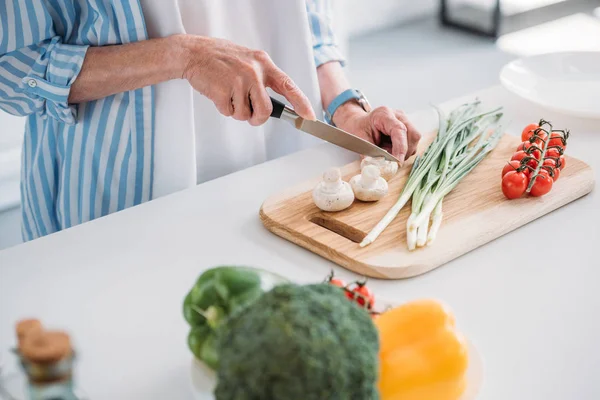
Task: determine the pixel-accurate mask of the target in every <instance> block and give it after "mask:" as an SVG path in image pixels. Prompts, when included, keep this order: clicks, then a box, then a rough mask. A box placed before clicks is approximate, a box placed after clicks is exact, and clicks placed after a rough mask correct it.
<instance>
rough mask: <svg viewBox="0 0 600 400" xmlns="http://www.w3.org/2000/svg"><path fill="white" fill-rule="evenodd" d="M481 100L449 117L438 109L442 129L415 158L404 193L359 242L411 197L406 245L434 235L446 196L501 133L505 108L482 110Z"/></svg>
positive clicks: (367, 241)
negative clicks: (480, 106) (500, 123)
mask: <svg viewBox="0 0 600 400" xmlns="http://www.w3.org/2000/svg"><path fill="white" fill-rule="evenodd" d="M479 105H480V102H479V101H475V102H472V103H468V104H463V105H461V106H460V107H458V108H457V109H455V110H453V111H452V112H451V113H450V114H449V116H448V117H447V118H446V117H445V116H444V113H443V112H442V111H441V110H440V109H439V108H437V107H436V108H435V110H436V112H437V114H438V118H439V129H438V134H437V135H436V137H435V138H434V140H433V142H432V143H431V144H430V145H429V146H428V148H427V149H426V150H425V152H424V153H423V155H422V156H420V157H417V159H415V162H414V163H413V166H412V169H411V172H410V174H409V177H408V180H407V182H406V184H405V185H404V188H403V189H402V192H401V193H400V197H399V198H398V200H397V201H396V203H395V204H394V205H393V206H392V208H391V209H390V210H389V211H388V212H387V214H386V215H385V216H384V217H383V219H382V220H381V221H379V222H378V223H377V224H376V225H375V227H373V229H372V230H371V231H370V232H369V233H368V234H367V236H365V238H364V239H363V241H362V242H361V243H360V246H361V247H364V246H367V245H369V244H371V243H373V241H374V240H375V239H377V237H378V236H379V235H380V234H381V233H382V232H383V231H384V230H385V228H386V227H387V226H388V225H389V224H390V223H391V222H392V221H393V220H394V219H395V218H396V216H397V215H398V214H399V212H400V210H402V208H403V207H404V206H405V205H406V203H407V202H408V201H409V200H411V199H412V209H411V215H410V216H409V218H408V221H407V243H408V248H409V249H410V250H413V249H415V248H416V247H421V246H425V245H427V244H431V243H432V242H433V241H434V240H435V236H436V234H437V232H438V230H439V227H440V225H441V221H442V202H443V198H444V196H446V195H447V194H448V193H450V191H451V190H452V189H454V187H456V185H458V183H459V182H460V181H461V180H462V179H463V178H464V177H465V176H466V175H468V174H469V172H471V171H472V170H473V169H474V168H475V167H476V166H477V165H478V164H479V163H480V162H481V161H482V160H483V159H484V158H485V156H486V155H487V154H488V153H489V152H491V151H492V150H493V149H494V147H495V146H496V145H497V143H498V141H499V140H500V137H501V135H502V130H501V129H500V127H499V126H498V125H497V123H498V121H499V120H500V118H501V117H502V112H501V108H497V109H494V110H491V111H487V112H479V111H478V107H479ZM490 130H491V131H492V133H491V134H490V133H489V132H490ZM430 220H431V228H429V222H430Z"/></svg>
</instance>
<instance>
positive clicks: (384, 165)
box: [360, 157, 398, 181]
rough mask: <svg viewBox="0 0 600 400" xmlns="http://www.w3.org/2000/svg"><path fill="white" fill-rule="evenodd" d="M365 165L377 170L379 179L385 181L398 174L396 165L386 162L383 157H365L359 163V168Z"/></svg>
mask: <svg viewBox="0 0 600 400" xmlns="http://www.w3.org/2000/svg"><path fill="white" fill-rule="evenodd" d="M367 165H374V166H376V167H377V168H379V171H380V172H381V177H382V178H383V179H385V180H386V181H389V180H390V179H392V176H394V175H396V172H398V163H396V162H393V161H387V160H386V159H385V158H383V157H365V158H364V159H363V160H362V162H361V163H360V168H361V169H362V168H364V167H366V166H367Z"/></svg>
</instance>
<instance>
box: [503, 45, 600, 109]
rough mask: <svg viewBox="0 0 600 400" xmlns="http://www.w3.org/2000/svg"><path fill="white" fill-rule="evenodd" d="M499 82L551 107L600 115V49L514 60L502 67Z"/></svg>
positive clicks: (540, 103)
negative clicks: (598, 50)
mask: <svg viewBox="0 0 600 400" xmlns="http://www.w3.org/2000/svg"><path fill="white" fill-rule="evenodd" d="M500 82H502V85H504V87H506V88H507V89H508V90H510V91H511V92H513V93H515V94H517V95H518V96H521V97H523V98H525V99H527V100H529V101H531V102H533V103H536V104H539V105H541V106H542V107H545V108H547V109H549V110H553V111H558V112H562V113H565V114H571V115H574V116H577V117H583V118H600V52H566V53H552V54H542V55H537V56H532V57H527V58H522V59H519V60H515V61H512V62H511V63H509V64H507V65H505V66H504V68H502V71H501V72H500ZM542 117H543V116H542Z"/></svg>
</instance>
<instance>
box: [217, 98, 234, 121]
mask: <svg viewBox="0 0 600 400" xmlns="http://www.w3.org/2000/svg"><path fill="white" fill-rule="evenodd" d="M232 101H233V100H232V99H231V96H222V97H221V98H220V99H218V100H215V101H214V103H215V106H216V107H217V110H219V112H220V113H221V114H223V115H224V116H226V117H231V116H232V115H233V102H232Z"/></svg>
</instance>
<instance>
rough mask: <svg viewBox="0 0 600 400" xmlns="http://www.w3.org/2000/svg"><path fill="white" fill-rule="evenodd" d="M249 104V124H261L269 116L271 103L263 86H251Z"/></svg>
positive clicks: (271, 108)
mask: <svg viewBox="0 0 600 400" xmlns="http://www.w3.org/2000/svg"><path fill="white" fill-rule="evenodd" d="M250 105H251V108H252V116H251V117H250V121H248V122H250V125H252V126H258V125H262V124H264V123H265V122H267V120H268V119H269V117H270V116H271V112H272V111H273V104H272V103H271V99H270V98H269V94H268V93H267V90H266V89H265V88H264V86H259V85H256V86H253V87H252V88H250Z"/></svg>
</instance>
